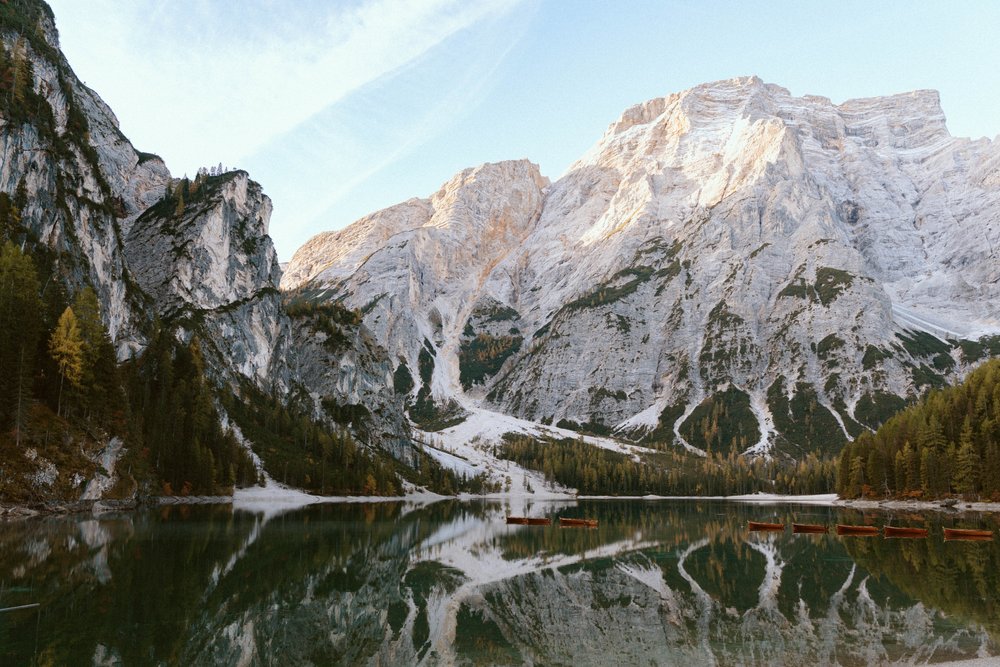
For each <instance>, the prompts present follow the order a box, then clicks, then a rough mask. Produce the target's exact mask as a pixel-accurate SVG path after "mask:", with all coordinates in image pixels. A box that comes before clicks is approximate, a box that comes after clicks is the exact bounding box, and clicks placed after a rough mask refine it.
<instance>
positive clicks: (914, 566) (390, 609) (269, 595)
mask: <svg viewBox="0 0 1000 667" xmlns="http://www.w3.org/2000/svg"><path fill="white" fill-rule="evenodd" d="M507 512H508V508H507V507H506V506H504V505H503V504H501V503H460V502H450V501H449V502H441V503H437V504H434V505H430V506H425V507H420V508H414V507H412V506H408V505H405V504H402V503H381V504H372V505H359V504H351V505H343V504H340V505H314V506H311V507H306V508H302V509H298V510H294V511H289V512H286V513H283V514H279V515H272V516H267V515H261V514H254V513H249V512H241V511H235V512H234V511H233V510H232V509H231V508H230V507H228V506H216V507H169V508H166V507H165V508H162V509H160V510H156V511H144V512H137V513H129V514H122V515H114V516H106V517H102V518H100V519H95V518H80V517H57V518H45V519H40V520H33V521H27V522H19V523H11V524H0V607H9V606H14V605H20V604H28V603H36V602H37V603H40V605H41V606H40V607H39V608H38V609H37V610H36V609H31V610H24V611H14V612H6V613H2V614H0V665H4V666H13V665H29V664H33V661H35V660H37V663H38V664H55V665H86V664H101V665H104V664H126V665H153V664H169V665H202V664H206V665H208V664H225V665H236V664H261V665H309V664H314V665H342V664H343V665H410V664H418V663H423V664H457V665H507V664H512V665H520V664H534V665H574V667H579V666H582V665H611V664H621V665H684V666H685V667H693V666H695V665H703V664H717V665H755V664H762V665H763V664H768V665H771V664H773V665H806V664H808V665H826V664H841V665H866V664H880V663H884V662H901V663H902V664H914V663H918V664H922V663H925V662H938V661H944V660H957V659H962V658H972V657H977V656H979V657H982V656H994V655H998V654H1000V542H998V541H994V542H978V543H965V542H948V543H945V542H944V541H943V540H942V537H941V523H942V522H943V523H944V524H945V525H949V526H950V525H953V524H956V523H961V524H962V525H970V526H983V527H993V528H994V529H996V528H997V525H996V519H992V518H989V517H976V516H970V517H967V518H966V519H965V520H964V521H956V520H955V519H954V518H952V517H941V516H938V515H930V516H920V515H900V514H896V515H894V516H892V517H891V519H892V520H893V523H895V524H900V525H918V526H925V525H926V526H927V527H929V528H930V529H931V537H930V538H929V539H918V540H887V539H883V538H881V537H879V538H838V537H836V536H834V535H820V536H808V535H806V536H800V535H792V534H791V532H790V531H788V532H785V533H779V534H755V533H749V532H748V531H747V530H746V522H747V520H748V519H755V520H764V521H767V520H771V521H783V522H787V523H790V522H791V521H793V520H795V521H799V522H810V523H830V524H833V523H836V522H846V523H861V522H863V521H866V520H867V521H872V522H875V523H877V524H880V525H881V524H883V523H885V522H886V521H887V520H888V519H889V518H890V516H889V515H886V514H870V515H862V514H861V513H859V512H856V511H843V510H837V509H830V508H823V507H809V506H787V505H784V506H751V505H741V504H733V503H725V502H715V501H705V502H695V501H650V502H643V501H581V502H578V503H538V504H535V505H533V506H532V507H531V508H530V514H531V515H533V516H555V515H562V516H587V517H594V518H597V519H599V520H600V527H599V528H597V529H568V528H567V529H560V528H559V527H558V526H553V527H533V526H507V525H505V523H504V520H503V519H504V516H505V514H506V513H507ZM991 524H992V525H991Z"/></svg>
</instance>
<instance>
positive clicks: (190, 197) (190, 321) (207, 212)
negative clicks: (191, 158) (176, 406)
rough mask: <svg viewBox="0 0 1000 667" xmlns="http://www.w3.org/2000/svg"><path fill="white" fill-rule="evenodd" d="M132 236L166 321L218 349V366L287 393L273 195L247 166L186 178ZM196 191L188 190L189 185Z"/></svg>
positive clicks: (139, 270) (142, 277)
mask: <svg viewBox="0 0 1000 667" xmlns="http://www.w3.org/2000/svg"><path fill="white" fill-rule="evenodd" d="M176 187H177V188H178V192H179V194H178V195H175V196H168V197H165V198H164V199H162V200H161V201H160V202H158V203H157V204H156V205H155V206H152V207H150V208H149V209H147V210H146V211H145V212H144V213H143V214H142V215H140V216H139V218H138V219H137V220H136V221H135V224H134V225H132V227H131V229H130V231H129V233H128V235H127V236H126V237H125V255H126V257H127V259H128V263H129V266H130V267H131V268H132V271H133V274H134V276H135V280H136V282H137V283H138V284H139V286H140V287H141V288H142V289H143V291H144V292H145V293H146V294H148V295H149V296H150V297H151V299H152V303H153V310H154V311H155V313H156V315H157V316H158V317H160V318H161V320H163V321H166V322H171V323H180V324H181V325H182V326H183V327H184V330H185V332H186V333H188V334H191V335H198V336H199V337H200V338H201V339H202V341H204V344H205V345H207V347H208V349H209V350H211V351H214V356H215V359H214V362H215V363H214V364H213V366H214V368H216V369H217V370H218V371H219V373H220V374H222V375H223V376H229V375H230V374H233V375H235V377H243V378H248V379H250V380H252V381H253V382H254V383H255V384H256V385H258V386H259V387H263V388H268V389H274V390H277V391H279V392H283V391H285V390H287V387H288V381H289V380H288V369H287V365H286V363H285V361H286V360H285V358H286V357H287V352H288V348H287V344H288V335H289V331H288V321H287V318H286V317H285V315H284V312H283V310H282V305H281V297H280V295H279V293H278V281H279V280H280V279H281V270H280V268H279V267H278V261H277V256H276V254H275V252H274V247H273V245H272V243H271V239H270V238H269V237H268V236H267V225H268V222H269V219H270V215H271V200H270V199H269V198H268V197H267V196H266V195H264V193H263V191H262V190H261V187H260V185H258V184H257V183H255V182H253V181H251V180H250V177H249V176H248V175H247V173H246V172H243V171H236V172H229V173H226V174H223V175H221V176H206V177H200V178H198V179H196V180H195V181H193V182H191V183H187V182H186V181H185V182H183V183H181V182H179V183H177V186H176ZM185 189H186V191H187V194H186V196H185V195H184V193H183V192H180V190H185Z"/></svg>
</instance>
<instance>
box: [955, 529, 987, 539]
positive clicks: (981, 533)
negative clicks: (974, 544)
mask: <svg viewBox="0 0 1000 667" xmlns="http://www.w3.org/2000/svg"><path fill="white" fill-rule="evenodd" d="M944 539H946V540H992V539H993V531H992V530H973V529H971V528H945V529H944Z"/></svg>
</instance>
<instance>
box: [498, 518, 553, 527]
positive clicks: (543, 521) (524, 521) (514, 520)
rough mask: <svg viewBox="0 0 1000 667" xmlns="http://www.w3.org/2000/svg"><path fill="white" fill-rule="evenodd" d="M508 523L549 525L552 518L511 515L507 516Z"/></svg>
mask: <svg viewBox="0 0 1000 667" xmlns="http://www.w3.org/2000/svg"><path fill="white" fill-rule="evenodd" d="M507 523H510V524H515V525H518V526H549V525H551V524H552V519H546V518H537V517H527V516H509V517H507Z"/></svg>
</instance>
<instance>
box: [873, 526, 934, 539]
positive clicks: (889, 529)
mask: <svg viewBox="0 0 1000 667" xmlns="http://www.w3.org/2000/svg"><path fill="white" fill-rule="evenodd" d="M882 530H883V533H884V534H885V536H886V537H927V529H926V528H906V527H903V526H885V527H884V528H883V529H882Z"/></svg>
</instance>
